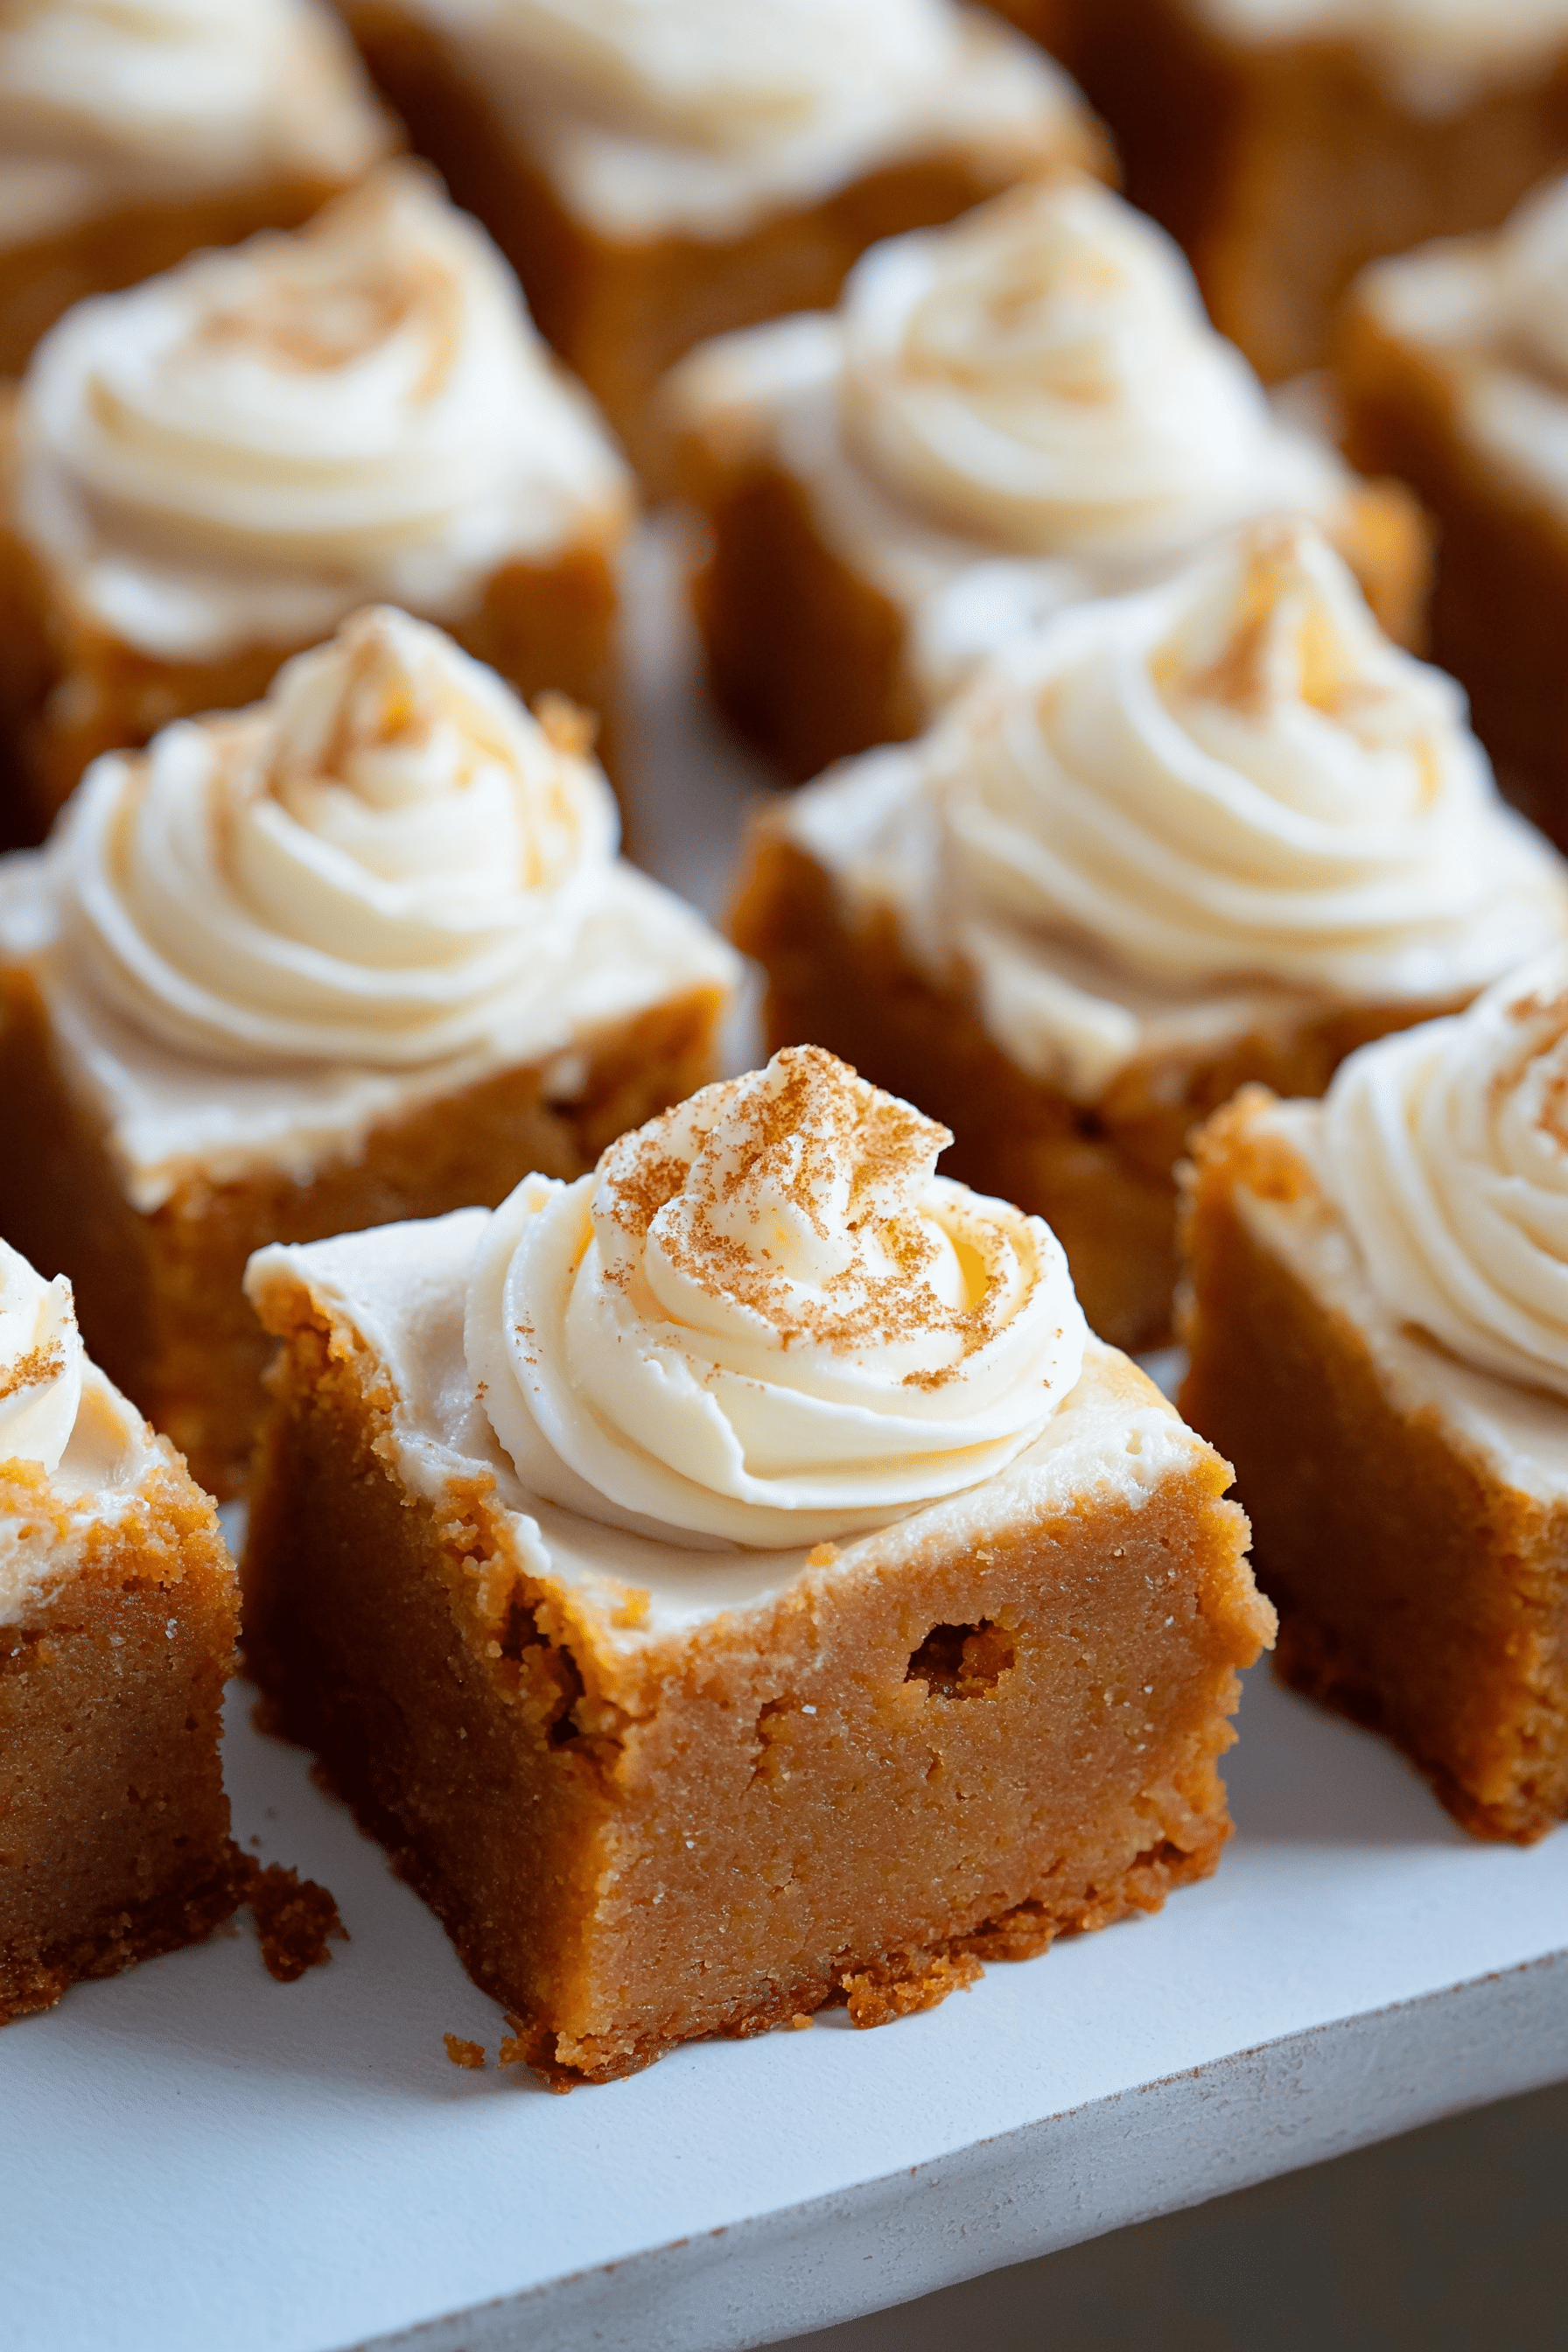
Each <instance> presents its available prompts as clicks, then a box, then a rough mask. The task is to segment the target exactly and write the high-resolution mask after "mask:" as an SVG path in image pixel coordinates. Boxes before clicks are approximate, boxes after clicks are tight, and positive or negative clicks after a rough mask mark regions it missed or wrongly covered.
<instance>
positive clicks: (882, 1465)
mask: <svg viewBox="0 0 1568 2352" xmlns="http://www.w3.org/2000/svg"><path fill="white" fill-rule="evenodd" d="M949 1141H951V1138H950V1136H949V1135H948V1133H947V1130H946V1129H943V1128H940V1127H937V1126H935V1125H934V1124H933V1123H932V1122H931V1120H930V1119H927V1118H922V1117H921V1114H920V1112H918V1111H916V1110H914V1109H912V1108H910V1105H909V1104H907V1103H904V1102H900V1101H899V1100H898V1099H897V1098H896V1097H893V1096H890V1095H887V1094H883V1093H881V1092H879V1090H878V1089H877V1088H876V1087H871V1086H868V1084H867V1083H866V1082H865V1081H864V1080H863V1079H861V1078H858V1077H857V1076H855V1074H854V1072H853V1071H851V1070H849V1069H847V1067H846V1066H844V1065H843V1064H842V1063H840V1062H837V1061H836V1060H835V1059H834V1057H833V1056H832V1055H830V1054H826V1053H824V1052H823V1051H822V1050H821V1049H820V1048H819V1047H816V1046H796V1047H791V1048H788V1049H786V1050H785V1051H784V1052H783V1053H780V1054H777V1055H774V1057H773V1060H772V1061H771V1062H770V1063H769V1064H768V1066H767V1067H766V1068H765V1069H764V1070H760V1071H754V1072H752V1075H751V1076H748V1077H744V1078H738V1079H733V1080H731V1081H729V1082H728V1083H726V1084H723V1085H721V1086H716V1087H706V1088H704V1089H703V1090H702V1092H700V1094H697V1095H694V1096H693V1097H691V1099H690V1100H689V1102H687V1103H685V1104H682V1105H681V1106H680V1107H679V1108H678V1109H676V1110H672V1111H669V1112H667V1113H666V1114H665V1115H664V1116H663V1117H662V1118H657V1119H654V1120H653V1121H651V1122H650V1123H649V1125H648V1126H647V1127H645V1128H642V1129H638V1130H637V1132H636V1133H635V1134H632V1135H629V1136H626V1137H623V1138H622V1139H621V1140H620V1141H619V1142H618V1143H616V1144H612V1145H611V1147H610V1149H609V1150H607V1151H606V1152H605V1155H604V1157H603V1159H602V1160H600V1162H599V1165H598V1168H597V1169H596V1170H595V1171H594V1172H593V1173H592V1174H591V1175H588V1176H584V1177H583V1178H581V1179H580V1180H579V1181H577V1182H576V1183H574V1184H561V1183H555V1182H552V1181H551V1180H550V1179H549V1178H546V1177H540V1176H531V1177H528V1178H525V1180H524V1181H523V1182H522V1183H521V1185H520V1186H519V1187H518V1189H517V1191H516V1192H514V1193H513V1194H512V1195H511V1197H510V1200H509V1201H507V1202H504V1203H503V1204H502V1206H501V1207H500V1209H499V1210H498V1211H497V1212H496V1213H495V1215H494V1217H493V1218H492V1220H491V1223H490V1227H489V1234H488V1237H487V1239H486V1240H485V1242H484V1244H482V1245H481V1248H480V1250H479V1255H478V1257H477V1259H476V1263H475V1266H474V1272H473V1276H472V1282H471V1286H470V1291H469V1298H468V1320H467V1349H468V1369H469V1371H470V1373H471V1374H472V1376H473V1378H474V1380H475V1381H477V1382H482V1383H483V1389H482V1393H483V1396H484V1402H485V1409H486V1412H488V1413H489V1418H490V1421H491V1423H492V1424H493V1426H494V1428H495V1432H496V1434H497V1436H498V1437H499V1438H500V1442H501V1444H503V1445H504V1446H505V1447H506V1449H507V1451H508V1453H509V1454H510V1455H511V1458H512V1460H513V1462H514V1463H515V1465H516V1466H517V1471H518V1475H519V1476H520V1477H521V1479H522V1481H523V1484H524V1485H525V1486H527V1487H529V1488H530V1490H531V1492H533V1493H534V1494H537V1495H539V1496H542V1497H543V1498H545V1499H546V1500H548V1501H551V1502H554V1503H558V1504H562V1505H564V1506H566V1507H569V1508H571V1509H574V1510H576V1511H578V1512H581V1513H582V1514H584V1516H586V1517H590V1518H595V1519H599V1520H603V1521H607V1522H608V1523H609V1524H611V1525H614V1526H620V1527H630V1528H636V1529H637V1530H639V1531H640V1532H643V1533H645V1534H653V1535H657V1536H663V1537H666V1538H671V1539H674V1538H677V1537H679V1539H681V1540H683V1541H689V1540H690V1538H691V1537H692V1536H694V1535H695V1536H697V1537H700V1538H701V1537H706V1538H720V1539H727V1540H729V1541H730V1542H732V1543H738V1544H744V1545H754V1546H758V1547H761V1548H764V1549H765V1548H769V1547H773V1546H776V1545H794V1544H811V1543H815V1542H816V1541H819V1540H821V1539H823V1538H828V1537H834V1536H838V1535H843V1534H847V1533H849V1532H853V1531H858V1530H862V1529H865V1528H871V1527H875V1526H879V1525H883V1524H886V1523H887V1522H888V1521H889V1520H890V1519H893V1518H897V1517H900V1516H902V1515H903V1514H905V1513H907V1512H909V1511H910V1510H912V1509H914V1508H916V1507H918V1506H919V1505H921V1504H922V1503H925V1502H930V1501H932V1500H934V1499H936V1498H938V1497H940V1496H945V1495H952V1494H956V1493H958V1492H960V1491H962V1490H963V1489H964V1488H966V1487H970V1486H976V1485H978V1484H979V1483H980V1481H981V1480H983V1479H984V1478H987V1477H990V1476H992V1475H994V1473H995V1472H997V1471H998V1470H1000V1469H1002V1468H1004V1467H1005V1465H1006V1464H1007V1463H1009V1462H1011V1461H1012V1460H1014V1459H1015V1457H1016V1455H1017V1454H1019V1453H1020V1452H1021V1451H1022V1450H1023V1448H1024V1447H1025V1446H1026V1445H1027V1444H1029V1443H1030V1441H1031V1440H1032V1439H1033V1438H1034V1437H1036V1436H1037V1434H1038V1433H1039V1432H1040V1430H1041V1429H1042V1428H1043V1427H1044V1425H1045V1423H1046V1422H1047V1419H1048V1418H1049V1416H1050V1414H1051V1413H1052V1412H1054V1411H1055V1409H1056V1407H1057V1406H1058V1404H1059V1403H1060V1402H1062V1400H1063V1399H1064V1398H1065V1397H1066V1396H1067V1395H1068V1393H1069V1392H1070V1391H1071V1390H1072V1388H1073V1386H1074V1385H1075V1383H1076V1381H1077V1380H1078V1377H1079V1370H1080V1367H1081V1363H1082V1358H1083V1349H1084V1344H1085V1326H1084V1321H1083V1317H1082V1314H1081V1312H1080V1310H1079V1305H1078V1301H1077V1298H1076V1297H1075V1295H1074V1292H1073V1288H1072V1282H1071V1278H1070V1276H1069V1275H1068V1270H1067V1261H1066V1259H1065V1257H1064V1255H1063V1254H1062V1251H1061V1248H1060V1245H1059V1244H1058V1242H1057V1240H1056V1237H1055V1235H1054V1234H1052V1233H1051V1232H1050V1230H1049V1228H1048V1227H1047V1226H1046V1225H1044V1224H1042V1223H1040V1221H1039V1220H1038V1219H1037V1218H1034V1217H1026V1216H1025V1215H1024V1214H1023V1213H1021V1212H1020V1211H1018V1210H1016V1209H1014V1208H1011V1207H1009V1206H1007V1205H1006V1204H1005V1202H999V1201H993V1200H988V1199H985V1198H983V1197H982V1196H981V1195H979V1194H976V1193H973V1192H970V1191H969V1190H968V1189H967V1187H965V1186H964V1185H962V1184H956V1183H953V1182H951V1181H947V1180H945V1179H943V1178H941V1177H939V1176H937V1175H936V1174H935V1172H934V1170H935V1162H936V1159H937V1155H938V1153H939V1152H940V1151H941V1150H942V1149H943V1147H944V1146H945V1145H946V1144H947V1143H948V1142H949Z"/></svg>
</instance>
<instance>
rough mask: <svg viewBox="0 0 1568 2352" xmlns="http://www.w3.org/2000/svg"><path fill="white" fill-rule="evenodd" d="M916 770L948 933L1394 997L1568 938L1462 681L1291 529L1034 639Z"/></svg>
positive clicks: (1455, 984) (1485, 975) (1012, 654)
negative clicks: (1374, 609)
mask: <svg viewBox="0 0 1568 2352" xmlns="http://www.w3.org/2000/svg"><path fill="white" fill-rule="evenodd" d="M920 759H921V768H922V786H923V791H924V793H925V794H926V796H927V798H928V801H929V803H930V804H931V806H932V808H933V809H934V812H935V814H936V819H937V824H938V827H939V831H940V835H941V840H942V855H941V856H940V858H939V860H938V863H939V864H940V867H941V871H942V894H941V895H942V904H943V906H944V907H945V908H947V909H948V910H949V911H950V917H951V919H952V921H953V922H954V923H955V924H956V926H957V927H958V931H959V934H960V938H962V931H963V926H964V925H966V924H975V923H978V924H980V925H982V926H985V925H990V926H1001V927H1003V928H1004V929H1008V930H1011V931H1012V932H1014V933H1015V934H1016V935H1018V936H1020V937H1024V938H1028V937H1033V938H1036V939H1049V938H1052V937H1055V938H1058V939H1067V940H1077V941H1079V942H1080V943H1081V944H1083V945H1086V946H1087V947H1089V949H1091V950H1093V951H1094V952H1095V953H1097V954H1099V955H1101V956H1103V957H1105V958H1107V959H1109V960H1110V962H1111V963H1112V964H1113V965H1116V966H1120V967H1121V969H1122V970H1123V971H1127V972H1129V973H1131V974H1136V975H1138V976H1139V977H1140V978H1142V980H1145V981H1149V982H1155V983H1157V984H1159V985H1161V986H1164V987H1169V988H1173V989H1193V988H1203V987H1205V986H1208V985H1210V984H1214V983H1218V982H1225V981H1227V980H1258V979H1265V980H1269V981H1274V982H1281V983H1289V984H1293V985H1297V986H1302V987H1306V988H1309V989H1313V990H1323V991H1326V992H1330V993H1331V994H1337V995H1339V996H1342V997H1344V998H1347V999H1351V1000H1355V1001H1360V1002H1363V1003H1389V1002H1401V1001H1408V1000H1411V999H1415V1000H1419V999H1423V998H1429V999H1436V1000H1438V1001H1441V1000H1443V999H1444V998H1447V997H1450V996H1458V995H1459V994H1461V993H1462V992H1465V991H1467V990H1470V989H1475V988H1478V987H1480V986H1482V985H1484V984H1485V983H1486V982H1489V981H1491V980H1493V979H1495V978H1496V976H1497V975H1498V973H1499V972H1500V971H1505V970H1507V969H1508V968H1509V966H1510V964H1511V963H1513V962H1515V961H1517V960H1518V958H1519V957H1520V956H1521V954H1526V953H1529V952H1531V950H1534V949H1536V948H1538V947H1540V946H1542V944H1544V943H1545V942H1546V941H1547V940H1555V939H1559V938H1561V937H1562V936H1563V932H1564V929H1565V928H1568V874H1565V871H1564V868H1563V864H1562V861H1561V860H1560V859H1559V858H1558V857H1557V856H1556V855H1555V853H1554V852H1553V851H1552V849H1551V848H1550V847H1549V846H1548V845H1547V844H1546V843H1545V842H1544V841H1543V840H1542V839H1541V837H1540V836H1539V835H1537V834H1535V833H1534V831H1533V830H1532V829H1531V827H1530V826H1529V825H1527V824H1525V823H1524V822H1523V820H1522V819H1521V818H1519V817H1517V816H1516V815H1514V814H1513V813H1512V812H1511V811H1510V810H1509V809H1508V808H1506V807H1505V806H1504V805H1503V803H1502V802H1501V801H1500V798H1499V796H1498V793H1497V791H1496V788H1495V785H1494V784H1493V782H1492V779H1491V774H1490V772H1489V768H1488V765H1487V761H1486V759H1485V755H1484V754H1483V752H1482V751H1481V749H1480V747H1479V744H1478V743H1477V741H1476V740H1475V738H1474V736H1473V735H1472V734H1471V733H1470V731H1469V729H1468V726H1467V724H1466V720H1465V707H1464V699H1463V697H1462V695H1461V694H1460V691H1459V689H1458V687H1457V686H1456V685H1455V684H1454V682H1453V680H1452V679H1450V678H1448V677H1445V676H1444V675H1443V674H1442V673H1441V672H1439V671H1437V670H1435V669H1431V668H1428V667H1426V665H1425V664H1424V663H1421V662H1418V661H1416V660H1415V659H1414V658H1413V657H1412V656H1410V655H1408V654H1406V653H1405V652H1403V651H1401V650H1400V649H1399V648H1398V647H1397V646H1393V645H1391V644H1390V643H1389V642H1388V640H1387V639H1386V638H1385V637H1384V636H1383V635H1382V634H1381V632H1380V631H1379V629H1378V628H1377V625H1376V624H1375V622H1374V621H1373V618H1372V615H1371V614H1370V613H1369V612H1368V610H1367V608H1366V605H1365V604H1364V602H1363V598H1362V596H1361V593H1360V591H1359V589H1358V588H1357V586H1356V584H1355V582H1354V580H1353V579H1352V576H1351V574H1350V572H1349V571H1348V570H1347V568H1346V567H1345V565H1344V564H1343V563H1342V562H1341V560H1340V559H1339V557H1338V556H1337V555H1335V554H1334V552H1333V551H1332V550H1331V548H1330V547H1329V546H1328V544H1327V543H1326V541H1323V540H1322V539H1321V537H1320V536H1319V534H1318V533H1317V532H1315V531H1314V530H1311V529H1310V528H1309V527H1307V526H1305V525H1268V526H1258V527H1257V528H1256V529H1255V530H1252V531H1251V532H1250V533H1248V534H1247V535H1245V536H1244V537H1243V538H1242V539H1241V540H1239V541H1237V542H1236V543H1235V544H1234V545H1232V546H1230V547H1227V548H1226V549H1223V550H1221V551H1218V552H1217V553H1216V554H1215V555H1214V556H1212V557H1209V558H1206V559H1205V560H1204V561H1203V562H1199V563H1197V564H1195V565H1193V566H1191V567H1189V568H1188V569H1187V570H1186V571H1185V572H1183V573H1181V574H1179V575H1178V576H1177V577H1176V578H1175V579H1174V580H1173V581H1171V582H1170V583H1166V584H1164V585H1163V586H1161V587H1159V588H1156V589H1152V590H1148V591H1144V592H1142V593H1139V594H1136V595H1131V596H1126V597H1120V598H1116V599H1112V600H1108V601H1107V602H1105V603H1102V604H1092V605H1088V606H1085V607H1082V608H1080V609H1079V610H1078V611H1076V612H1072V613H1068V614H1064V615H1062V616H1061V617H1059V618H1058V620H1056V621H1055V622H1053V623H1051V624H1048V625H1047V627H1046V628H1045V629H1044V630H1043V631H1042V632H1040V633H1039V635H1037V637H1036V638H1035V639H1034V640H1033V641H1032V642H1026V643H1021V644H1019V645H1018V646H1015V647H1014V648H1012V649H1011V650H1009V651H1008V652H1006V653H1005V654H1004V655H1003V656H1001V657H1000V658H999V659H998V660H997V661H996V662H995V663H994V665H993V667H992V668H991V669H990V671H989V672H988V673H987V674H985V675H984V677H982V678H981V679H980V680H979V681H978V682H977V684H976V685H975V686H974V687H973V688H971V689H970V690H969V691H968V692H967V693H966V694H965V695H964V696H963V698H961V699H960V700H959V702H958V703H957V704H955V705H954V707H953V709H952V711H951V712H950V713H949V715H948V717H947V718H946V719H945V720H944V721H943V722H942V724H941V725H940V726H939V728H938V729H937V730H936V731H935V732H934V733H933V734H932V735H931V737H930V738H928V739H927V741H926V744H925V745H924V746H923V747H922V750H921V754H920Z"/></svg>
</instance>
